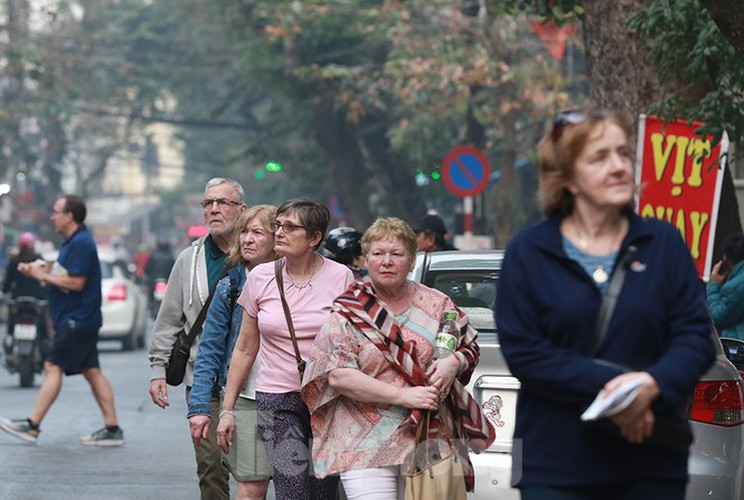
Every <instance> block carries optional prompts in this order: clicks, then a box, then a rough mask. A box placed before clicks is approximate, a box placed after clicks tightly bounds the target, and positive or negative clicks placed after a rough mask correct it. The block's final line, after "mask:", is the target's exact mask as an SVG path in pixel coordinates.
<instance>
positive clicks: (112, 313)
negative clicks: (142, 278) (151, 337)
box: [98, 246, 147, 351]
mask: <svg viewBox="0 0 744 500" xmlns="http://www.w3.org/2000/svg"><path fill="white" fill-rule="evenodd" d="M98 259H99V260H100V261H101V278H102V279H101V292H102V294H103V300H102V303H101V313H102V314H103V326H102V327H101V330H100V332H99V334H98V336H99V338H100V339H101V340H120V341H121V346H122V350H124V351H131V350H132V349H134V348H135V347H137V348H141V347H144V346H145V334H146V331H147V299H146V297H145V294H144V292H143V291H142V289H141V288H140V287H139V285H137V283H135V279H134V276H133V275H132V273H131V272H130V271H129V267H128V263H127V262H125V261H123V260H121V258H120V256H119V254H117V253H116V252H115V251H114V249H112V248H109V247H103V246H99V247H98Z"/></svg>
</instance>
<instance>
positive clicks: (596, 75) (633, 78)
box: [584, 0, 744, 256]
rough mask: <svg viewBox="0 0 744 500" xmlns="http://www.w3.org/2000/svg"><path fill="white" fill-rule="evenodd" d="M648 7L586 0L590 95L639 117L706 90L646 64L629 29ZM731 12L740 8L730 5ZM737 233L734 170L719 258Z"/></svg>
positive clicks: (631, 1)
mask: <svg viewBox="0 0 744 500" xmlns="http://www.w3.org/2000/svg"><path fill="white" fill-rule="evenodd" d="M704 3H705V2H704ZM708 3H715V2H708ZM720 3H726V2H720ZM645 4H646V2H645V0H617V1H613V2H598V1H587V2H584V8H585V16H584V38H585V40H584V42H585V45H586V59H587V73H588V79H589V95H590V97H591V98H592V100H593V101H595V103H596V104H597V105H599V106H601V107H605V108H609V109H617V110H625V111H627V112H629V113H630V114H631V116H633V117H635V118H636V119H637V117H638V116H639V115H640V114H641V113H647V112H648V109H649V106H650V105H651V104H652V103H654V102H656V101H660V100H661V99H662V98H663V97H664V96H665V95H667V94H668V93H670V92H685V96H686V97H688V98H689V99H691V100H697V99H700V97H701V95H700V93H701V92H702V90H703V89H700V88H694V87H689V86H683V83H678V82H664V83H663V84H662V82H660V81H659V77H658V70H657V69H656V68H655V67H654V66H653V65H652V64H648V62H647V61H648V60H649V59H648V51H647V50H646V45H645V42H644V40H641V39H639V38H638V36H637V35H635V34H634V33H633V32H632V31H631V30H630V29H629V28H628V20H629V19H630V18H631V17H632V16H633V14H635V13H636V12H638V11H639V10H641V9H643V8H644V6H645ZM729 10H736V9H730V7H729ZM742 16H744V14H742ZM637 127H638V122H637V121H635V122H634V123H633V130H634V132H633V137H632V138H631V141H630V144H635V136H636V135H637V131H638V129H637ZM727 170H728V169H727ZM737 231H738V232H740V231H741V221H740V219H739V210H738V203H737V200H736V191H735V189H734V184H733V179H732V177H731V174H730V172H726V175H725V176H724V181H723V187H722V189H721V201H720V206H719V210H718V225H717V228H716V236H715V241H716V244H715V246H714V256H715V255H716V254H717V253H718V254H720V252H719V251H718V246H719V242H720V241H721V239H722V238H723V237H724V236H726V235H727V234H729V233H731V232H737Z"/></svg>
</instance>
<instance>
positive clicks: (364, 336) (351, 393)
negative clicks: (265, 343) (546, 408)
mask: <svg viewBox="0 0 744 500" xmlns="http://www.w3.org/2000/svg"><path fill="white" fill-rule="evenodd" d="M362 252H363V254H364V255H365V258H366V260H367V268H368V270H369V277H368V278H367V279H365V280H358V281H356V282H354V283H353V284H352V285H351V286H350V287H349V289H348V290H347V291H346V292H345V293H344V294H343V295H341V296H340V297H338V298H337V299H336V301H335V302H334V308H333V312H332V313H331V316H330V317H329V318H328V320H327V321H326V323H325V324H324V326H323V328H322V330H321V332H320V333H319V334H318V336H317V337H316V339H315V343H314V345H313V349H312V351H311V353H310V358H309V360H308V361H309V363H308V366H307V371H306V373H305V378H304V380H303V388H302V396H303V398H304V399H305V401H306V403H307V406H308V408H309V409H310V412H311V415H312V419H311V423H312V430H313V450H312V452H313V464H314V466H315V474H316V475H317V476H318V477H325V476H327V475H329V474H340V475H341V480H342V481H343V484H344V489H345V490H346V493H347V495H348V497H349V498H368V499H372V498H396V496H400V495H402V490H403V488H402V485H401V483H400V478H401V477H402V474H401V472H400V470H399V469H400V465H401V464H402V463H403V462H404V460H405V458H406V456H407V455H409V454H410V453H411V452H412V451H413V448H414V440H415V433H416V427H417V424H418V422H420V421H421V418H422V411H426V410H429V411H432V412H433V413H432V418H431V426H430V432H429V439H434V440H435V441H434V443H435V444H436V445H437V447H438V448H439V450H440V453H447V452H448V451H449V447H448V445H447V443H446V439H445V438H444V429H443V427H442V423H443V421H444V423H445V424H447V425H448V426H449V428H450V429H454V434H455V435H454V437H455V444H456V447H457V449H458V454H459V455H460V457H461V459H462V463H463V468H464V471H465V475H466V483H467V486H468V489H470V490H472V487H473V477H472V467H471V465H470V462H469V460H468V456H467V455H468V446H470V447H471V448H473V449H474V450H475V451H481V450H484V449H485V448H487V447H488V446H489V445H490V443H491V442H492V441H493V439H494V438H495V433H494V430H493V428H492V427H491V425H490V424H489V423H488V422H487V419H486V418H485V417H484V416H483V414H482V413H481V410H480V407H479V406H478V404H477V403H476V402H475V401H474V400H473V398H472V397H471V396H470V394H469V393H468V392H467V391H466V390H465V387H464V386H465V384H467V383H468V380H469V378H470V375H471V374H472V371H473V368H474V367H475V365H476V364H477V363H478V355H479V349H478V344H477V343H476V342H475V340H476V336H477V332H476V331H475V330H474V329H473V328H472V327H471V326H470V324H469V323H468V318H467V316H466V315H465V314H464V313H462V312H461V311H460V310H458V309H457V308H456V306H455V305H454V303H453V302H452V300H451V299H450V298H449V297H447V296H446V295H445V294H443V293H441V292H439V291H437V290H434V289H432V288H429V287H427V286H424V285H421V284H419V283H415V282H413V281H409V280H408V279H407V277H408V273H409V272H410V271H411V269H412V267H413V263H414V258H415V254H416V235H415V233H414V232H413V230H412V229H411V228H410V227H409V226H408V224H406V223H405V222H404V221H402V220H400V219H396V218H384V219H378V220H377V221H376V222H375V223H374V224H373V225H372V226H371V227H370V228H369V229H368V230H367V231H366V232H365V233H364V236H363V238H362ZM447 309H451V310H456V311H457V321H456V322H457V326H458V328H459V331H460V339H459V343H458V346H457V349H456V351H455V352H454V355H452V356H449V357H445V358H442V359H438V360H434V339H435V335H436V332H437V329H438V326H439V322H440V319H441V317H442V314H443V312H444V311H445V310H447ZM440 405H441V406H440ZM438 408H442V410H441V411H435V410H437V409H438ZM453 415H458V418H457V419H455V418H453Z"/></svg>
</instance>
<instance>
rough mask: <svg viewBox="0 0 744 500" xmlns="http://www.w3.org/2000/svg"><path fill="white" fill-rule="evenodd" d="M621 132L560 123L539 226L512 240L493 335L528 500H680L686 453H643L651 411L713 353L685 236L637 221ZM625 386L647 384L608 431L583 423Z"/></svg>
mask: <svg viewBox="0 0 744 500" xmlns="http://www.w3.org/2000/svg"><path fill="white" fill-rule="evenodd" d="M628 132H629V127H628V124H627V121H626V120H624V119H623V117H622V116H621V115H619V114H616V113H607V112H598V111H593V112H580V111H570V112H564V113H561V114H559V115H558V117H557V118H556V120H555V122H554V123H553V126H552V128H551V129H550V130H549V131H548V133H546V135H545V136H544V137H543V139H542V140H541V142H540V145H539V156H540V168H541V174H540V175H541V176H540V191H539V198H540V203H541V208H542V210H543V213H544V214H545V215H546V219H545V220H544V221H543V222H541V223H539V224H537V225H535V226H532V227H530V228H528V229H526V230H524V231H522V232H520V233H519V234H517V236H516V237H515V238H514V239H513V241H512V242H511V243H510V245H509V247H508V249H507V253H506V256H505V259H504V263H503V267H502V269H501V276H500V282H499V290H498V294H497V297H498V299H497V304H496V321H497V326H498V331H499V338H500V343H501V348H502V351H503V354H504V356H505V358H506V360H507V362H508V364H509V367H510V369H511V371H512V372H513V373H514V375H515V376H516V377H518V378H519V380H520V382H521V384H522V387H521V390H520V393H519V398H518V403H517V417H516V426H515V432H514V439H515V442H517V443H519V442H521V445H522V456H521V457H520V456H518V455H517V454H516V453H515V465H514V468H513V471H514V473H513V477H512V482H513V483H514V485H515V486H517V487H519V488H520V489H521V492H522V498H523V499H525V500H533V499H548V498H550V499H555V498H560V499H595V498H596V499H600V498H601V499H603V500H605V499H628V500H630V499H633V500H638V499H652V498H654V499H657V498H664V499H682V498H684V494H685V487H686V482H687V457H688V454H689V450H688V449H683V450H672V449H669V448H665V447H661V446H658V445H656V444H651V443H649V441H648V438H649V436H651V434H652V432H653V427H654V420H655V417H654V411H653V410H652V406H651V405H652V404H653V407H654V408H663V407H671V408H676V409H677V410H678V411H680V412H682V411H684V407H685V404H686V402H687V400H688V398H689V397H690V395H691V393H692V391H693V389H694V387H695V384H696V383H697V381H698V379H699V378H700V377H701V376H702V374H703V373H704V372H705V371H706V370H707V369H708V368H709V367H710V365H711V364H712V362H713V360H714V356H715V350H714V345H713V343H712V340H711V337H710V335H711V324H710V319H709V316H708V313H707V311H706V305H705V297H704V293H703V289H702V287H701V286H700V284H699V280H698V278H697V274H696V270H695V267H694V264H693V261H692V258H691V256H690V252H689V250H688V249H687V247H686V245H685V243H684V241H683V240H682V238H681V236H680V235H679V233H678V232H677V230H676V229H675V228H673V227H672V226H671V225H669V224H667V223H666V222H662V221H659V220H655V219H653V220H651V219H641V218H640V217H638V216H637V215H635V214H634V213H633V212H632V203H633V195H634V184H633V163H632V160H631V157H630V150H629V146H628ZM629 246H634V247H635V248H636V252H635V255H634V256H633V258H632V259H631V261H630V262H628V264H627V273H626V278H625V282H624V286H623V288H622V291H621V293H620V295H619V298H618V301H617V305H616V308H615V311H614V314H613V315H612V317H611V319H610V322H609V326H608V330H607V334H606V337H604V340H603V341H602V343H601V344H600V345H599V347H598V350H597V351H596V354H593V352H594V351H593V344H594V339H595V334H594V325H595V321H596V317H597V313H598V311H599V308H600V304H601V302H602V298H603V296H604V294H605V293H606V290H607V287H608V285H609V281H610V279H611V276H612V273H613V272H614V269H615V263H616V261H619V260H620V259H619V258H618V256H619V255H623V254H624V252H625V250H626V249H627V248H628V247H629ZM597 359H600V360H605V361H607V362H610V363H601V362H597ZM613 364H614V365H613ZM620 366H623V367H629V370H628V371H627V372H625V373H624V372H623V369H622V368H620ZM630 379H639V380H640V381H641V384H642V385H641V389H640V393H639V394H638V396H637V397H636V398H635V400H634V401H633V403H632V404H631V405H630V406H629V407H628V408H627V409H625V410H624V411H622V412H620V413H619V414H617V415H614V416H613V417H610V419H611V420H612V423H613V424H614V425H615V426H617V430H618V431H619V432H618V433H617V434H613V433H610V432H607V431H606V430H602V429H598V428H596V427H591V426H588V425H587V424H585V423H583V422H582V421H581V420H580V415H581V413H582V411H583V410H584V409H585V408H586V407H587V406H588V405H589V404H590V403H591V402H592V400H593V399H594V398H595V397H596V395H597V393H598V392H599V391H600V390H602V389H605V390H607V391H612V390H614V389H616V388H617V387H618V386H619V385H620V384H621V383H623V382H625V381H628V380H630ZM515 449H518V448H515ZM520 459H521V460H520Z"/></svg>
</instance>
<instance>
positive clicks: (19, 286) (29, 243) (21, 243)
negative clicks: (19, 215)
mask: <svg viewBox="0 0 744 500" xmlns="http://www.w3.org/2000/svg"><path fill="white" fill-rule="evenodd" d="M35 245H36V237H35V236H34V235H33V233H30V232H24V233H21V234H20V235H19V236H18V253H17V254H16V255H14V256H13V257H11V259H10V262H8V267H7V269H6V271H5V282H4V283H3V294H5V296H6V297H8V298H11V299H15V298H16V297H34V298H37V299H46V297H47V291H46V288H45V287H44V286H43V285H42V284H41V283H40V282H39V281H38V280H35V279H34V278H31V277H29V276H25V275H23V274H22V273H21V272H20V270H19V266H20V265H21V264H26V263H28V262H34V261H36V260H38V259H41V255H40V254H39V253H37V252H36V250H35Z"/></svg>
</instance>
